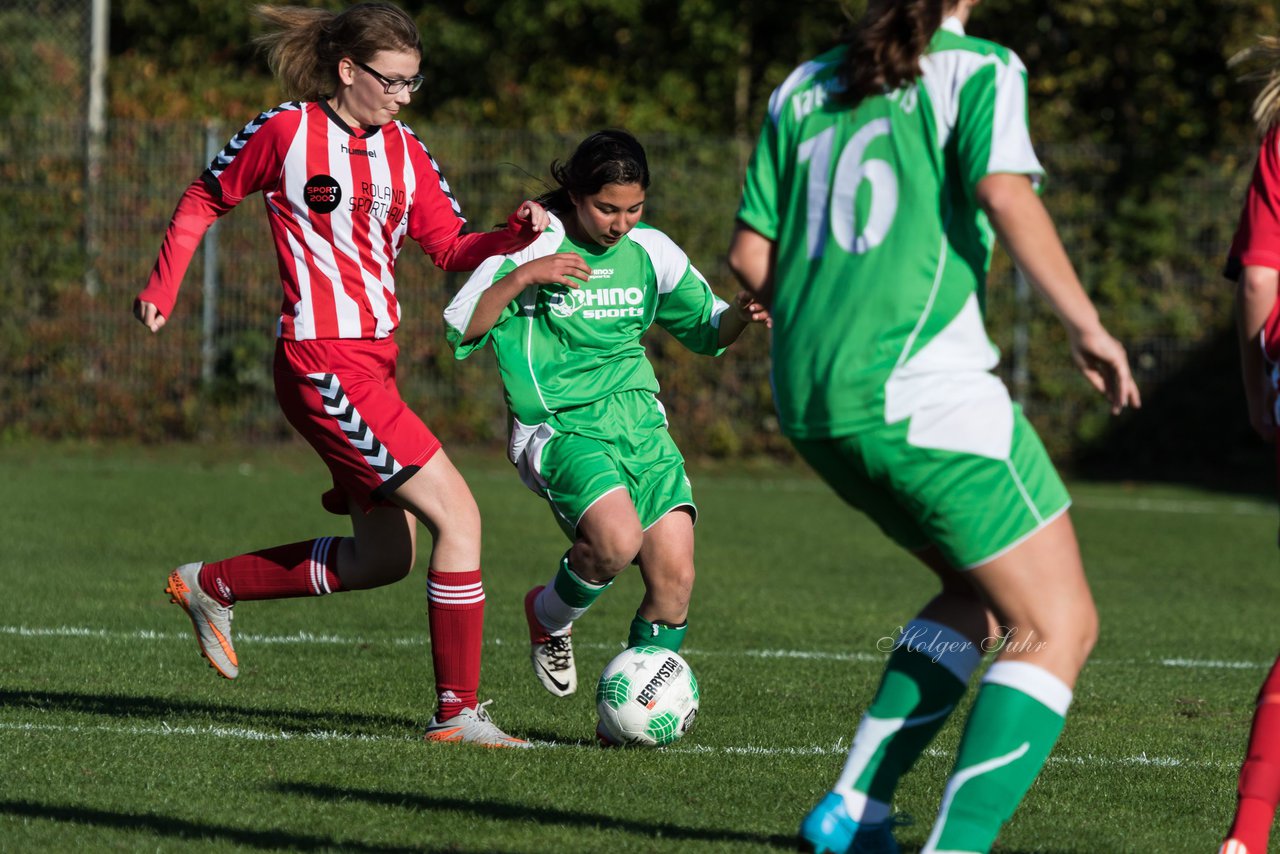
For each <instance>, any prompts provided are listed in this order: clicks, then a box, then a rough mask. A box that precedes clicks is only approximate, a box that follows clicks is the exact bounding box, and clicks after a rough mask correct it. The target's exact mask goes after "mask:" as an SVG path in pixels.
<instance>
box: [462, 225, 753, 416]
mask: <svg viewBox="0 0 1280 854" xmlns="http://www.w3.org/2000/svg"><path fill="white" fill-rule="evenodd" d="M556 252H574V253H577V254H578V255H580V256H582V258H583V260H585V261H586V262H587V266H589V267H590V268H591V270H592V273H591V280H590V281H589V282H586V283H584V284H583V285H582V286H581V287H579V288H566V287H563V286H559V285H556V286H542V285H537V286H530V287H528V288H526V289H525V290H524V291H523V292H522V293H521V294H520V295H519V296H518V297H516V299H514V300H512V301H511V303H509V304H508V305H507V306H506V308H504V309H503V311H502V314H501V316H500V317H499V318H498V322H497V323H496V324H494V326H493V328H492V329H491V330H489V332H488V333H486V334H485V335H483V336H481V337H479V338H477V339H475V340H473V341H468V342H466V343H463V341H462V336H463V334H464V333H465V331H466V328H467V326H468V324H469V323H470V322H471V315H472V313H473V312H474V311H475V307H476V304H477V302H479V300H480V297H481V295H482V294H483V293H484V292H485V291H486V290H487V289H488V288H490V287H491V286H493V284H494V283H495V282H497V281H499V280H500V279H502V278H503V277H504V276H506V275H507V274H508V273H510V272H511V271H512V270H514V269H515V268H516V267H517V266H519V265H521V264H524V263H526V262H528V261H533V260H535V259H537V258H542V257H544V256H547V255H551V254H554V253H556ZM728 307H729V306H728V304H727V303H726V302H724V301H723V300H721V299H719V298H718V297H716V295H715V294H714V293H712V291H711V288H710V287H709V286H708V285H707V280H706V279H704V278H703V277H702V274H701V273H699V272H698V270H697V269H696V268H695V267H694V266H693V264H691V263H690V262H689V257H688V256H687V255H685V253H684V251H683V250H681V249H680V247H679V246H677V245H676V244H675V242H674V241H673V240H672V239H671V238H669V237H667V235H665V234H663V233H662V232H661V231H659V230H658V229H656V228H650V227H649V226H647V225H645V224H644V223H640V224H638V225H637V226H636V227H635V228H634V229H632V230H631V231H630V232H629V233H628V234H627V235H625V236H624V237H623V238H622V239H621V240H619V241H618V242H617V243H616V244H615V245H613V246H610V247H602V246H597V245H594V244H592V245H584V244H581V243H578V242H576V241H574V240H573V239H572V238H571V237H569V235H568V234H567V233H566V232H565V229H564V224H563V223H562V222H561V221H560V220H559V219H558V218H557V217H555V216H554V215H553V216H552V217H551V223H550V225H549V226H548V227H547V229H546V231H544V232H543V233H542V234H541V235H540V236H539V237H538V239H537V240H535V241H534V242H533V243H531V244H529V246H527V247H526V248H524V249H522V250H520V251H519V252H516V253H514V254H511V255H501V256H495V257H493V258H489V259H488V260H486V261H485V262H484V263H483V264H481V265H480V266H479V268H477V269H476V271H475V272H474V273H473V274H472V275H471V278H470V279H469V280H468V281H467V283H466V284H465V285H464V286H463V287H462V290H460V291H459V292H458V294H457V296H455V297H454V298H453V300H451V301H450V303H449V305H448V306H447V307H446V308H445V311H444V319H445V335H446V337H447V338H448V340H449V344H450V346H452V347H453V348H454V355H455V357H456V358H458V359H464V358H466V357H467V356H469V355H470V354H471V353H472V352H474V351H475V350H476V349H477V348H480V347H483V346H484V345H485V344H487V343H490V342H492V343H493V349H494V352H495V353H496V354H497V357H498V369H499V371H500V372H501V374H502V385H503V388H504V390H505V392H506V399H507V406H508V408H509V409H510V410H511V413H512V415H513V416H514V417H515V418H516V419H517V421H519V422H521V424H522V425H526V426H528V425H536V424H541V423H542V422H544V421H546V420H547V419H548V418H550V417H551V416H552V415H554V414H556V413H559V412H563V411H564V410H567V409H572V408H574V407H579V406H584V405H586V404H589V403H593V402H595V401H598V400H601V399H603V398H605V397H608V396H609V395H612V394H615V393H617V392H621V391H648V392H650V393H652V394H657V393H658V380H657V377H655V376H654V373H653V366H652V365H651V364H649V360H648V358H647V357H646V355H645V349H644V345H643V344H642V343H641V341H640V338H641V336H643V335H644V333H645V330H647V329H648V328H649V327H650V326H651V325H652V324H653V323H655V322H656V323H657V324H658V325H659V326H662V327H663V328H664V329H666V330H667V331H668V332H670V333H671V334H672V335H673V336H675V338H676V339H677V340H678V341H680V343H682V344H684V345H685V346H686V347H688V348H689V349H690V350H693V351H695V352H698V353H705V354H708V355H719V354H720V353H721V352H723V348H721V347H720V346H719V339H720V316H721V314H722V313H723V312H724V311H725V309H727V308H728Z"/></svg>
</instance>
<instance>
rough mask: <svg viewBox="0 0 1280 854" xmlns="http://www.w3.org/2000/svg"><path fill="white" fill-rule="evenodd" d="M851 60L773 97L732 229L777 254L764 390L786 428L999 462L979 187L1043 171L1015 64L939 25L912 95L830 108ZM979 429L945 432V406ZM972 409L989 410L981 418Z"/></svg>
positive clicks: (1005, 432) (954, 425)
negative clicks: (768, 386) (896, 438)
mask: <svg viewBox="0 0 1280 854" xmlns="http://www.w3.org/2000/svg"><path fill="white" fill-rule="evenodd" d="M844 50H845V48H843V47H840V48H836V49H835V50H832V51H829V52H827V53H825V54H823V55H821V56H819V57H817V58H816V59H814V60H812V61H810V62H806V63H805V64H803V65H801V66H800V67H799V68H797V69H795V71H793V72H792V74H791V75H790V76H789V77H788V78H787V80H786V81H785V82H784V83H783V84H782V85H781V86H779V87H778V89H777V90H775V91H774V93H773V96H772V98H771V99H770V102H769V113H768V116H767V117H766V119H765V121H764V126H763V129H762V131H761V133H760V138H759V142H758V144H757V147H756V150H755V153H754V154H753V156H752V159H751V162H750V165H749V167H748V171H747V175H746V181H745V187H744V191H743V197H742V203H741V206H740V208H739V210H738V218H739V220H740V221H741V222H743V223H744V224H745V225H747V226H748V227H750V228H751V229H753V230H755V231H757V232H759V233H760V234H761V235H763V236H764V237H766V238H769V239H770V240H772V241H773V242H774V243H775V244H776V249H777V263H776V268H775V282H774V284H775V292H774V302H773V306H772V315H773V344H772V349H773V383H774V392H775V400H776V403H777V406H778V410H779V416H780V421H781V427H782V430H783V432H784V433H786V434H787V435H789V436H792V437H794V438H799V439H814V438H826V437H836V436H844V435H851V434H854V433H857V432H858V431H860V430H862V429H866V428H870V427H872V426H874V425H877V424H878V425H884V424H893V423H896V422H899V421H903V420H906V419H911V423H910V435H909V442H910V443H911V444H913V445H920V446H923V447H932V448H941V449H948V450H956V451H963V452H968V453H978V454H982V455H984V456H989V457H993V458H1001V457H1003V456H1007V454H1008V449H1009V442H1010V441H1011V436H1012V433H1013V423H1014V418H1013V410H1012V406H1011V405H1010V402H1009V397H1008V392H1007V391H1006V390H1005V388H1004V385H1003V384H1002V383H1001V382H1000V381H999V379H998V378H997V377H995V376H994V375H993V374H992V373H991V369H992V368H994V367H995V365H996V362H997V360H998V352H997V350H996V348H995V346H994V345H993V344H992V343H991V341H990V339H989V338H988V337H987V334H986V330H985V328H984V325H983V319H982V315H983V308H984V300H985V296H984V282H985V278H986V274H987V270H988V267H989V264H990V259H991V248H992V243H993V235H992V231H991V228H990V225H989V223H988V221H987V219H986V216H985V214H984V213H983V212H982V210H981V209H980V207H979V205H978V203H977V201H976V198H975V190H976V187H977V184H978V182H979V181H980V180H981V179H982V178H984V177H985V176H987V175H990V174H993V173H1016V174H1025V175H1028V176H1030V177H1031V178H1032V180H1033V181H1035V182H1036V183H1037V185H1038V183H1039V180H1040V178H1041V177H1042V175H1043V170H1042V168H1041V166H1040V163H1039V161H1038V160H1037V158H1036V155H1035V152H1034V150H1033V148H1032V146H1031V139H1030V134H1029V131H1028V128H1027V82H1026V70H1025V68H1024V67H1023V65H1022V63H1021V61H1020V60H1019V59H1018V57H1017V56H1016V55H1015V54H1014V53H1012V52H1011V51H1009V50H1008V49H1006V48H1004V47H1001V46H1000V45H996V44H993V43H991V42H987V41H983V40H980V39H976V38H971V37H969V36H966V35H965V34H964V30H963V28H962V27H961V26H960V23H959V21H957V20H956V19H954V18H950V19H948V20H947V21H946V22H945V23H944V24H943V27H942V29H940V30H939V31H938V32H937V33H936V34H935V36H934V38H933V40H932V42H931V43H930V46H929V48H928V50H927V52H926V53H925V55H924V56H923V57H922V58H921V62H920V64H921V68H922V70H923V73H922V75H921V76H920V77H919V78H918V79H917V80H916V81H915V82H914V83H913V84H911V85H909V86H905V87H903V88H901V89H898V90H896V91H892V92H887V93H885V94H881V95H876V96H872V97H868V98H865V99H864V100H862V101H861V102H860V103H858V104H857V105H856V106H855V107H849V106H848V105H844V104H841V103H838V101H837V99H836V98H835V97H833V95H834V94H835V92H836V90H837V87H838V86H839V82H838V77H837V71H838V67H839V64H840V62H841V60H842V58H843V56H844ZM961 401H962V402H964V403H966V404H973V403H974V402H975V401H977V402H979V403H984V402H985V403H986V404H989V406H987V407H985V409H986V410H987V411H988V412H990V413H991V415H990V419H984V418H974V417H972V413H973V412H975V411H977V410H975V408H974V407H973V406H972V405H970V406H968V408H967V412H969V413H970V415H968V416H966V417H965V418H964V419H963V422H962V423H959V422H954V421H949V420H948V418H949V416H948V413H949V412H950V411H952V410H954V406H953V404H954V403H956V402H961ZM979 408H983V407H979Z"/></svg>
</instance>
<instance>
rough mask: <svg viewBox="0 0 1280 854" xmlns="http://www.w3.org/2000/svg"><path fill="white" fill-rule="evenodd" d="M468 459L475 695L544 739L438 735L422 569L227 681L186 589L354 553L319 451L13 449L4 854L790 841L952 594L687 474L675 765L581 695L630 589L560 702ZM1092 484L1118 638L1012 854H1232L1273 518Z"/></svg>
mask: <svg viewBox="0 0 1280 854" xmlns="http://www.w3.org/2000/svg"><path fill="white" fill-rule="evenodd" d="M459 462H460V467H461V468H462V469H463V471H464V473H465V474H467V476H468V478H469V480H470V481H471V483H472V487H473V489H474V491H475V493H476V496H477V498H478V500H479V502H480V506H481V510H482V512H483V513H484V518H485V525H486V531H485V584H486V590H487V594H488V610H487V616H486V645H485V650H484V675H483V681H482V685H481V694H482V696H485V697H492V698H495V699H496V702H495V703H494V705H493V706H492V707H491V711H492V712H493V713H494V716H495V718H496V719H497V720H498V722H499V723H500V724H502V725H503V726H504V727H505V728H506V729H508V730H509V731H511V732H513V733H516V734H519V735H523V736H526V737H528V738H531V739H536V740H537V741H538V742H540V745H539V749H537V750H533V751H485V750H479V749H469V748H460V747H456V746H436V745H426V744H424V743H423V742H422V741H421V740H420V733H421V728H422V726H423V724H424V723H425V722H426V720H427V718H428V717H429V716H430V715H431V712H432V707H431V698H430V693H431V692H430V685H431V682H430V678H429V672H428V671H429V661H430V658H429V650H428V649H427V647H426V642H425V636H426V619H425V593H424V586H425V580H424V579H425V574H424V572H423V571H422V569H421V568H419V569H418V570H415V572H414V574H413V576H411V578H410V579H409V580H407V581H405V582H402V583H400V584H398V585H393V586H391V587H389V588H384V589H381V590H377V591H372V592H364V593H354V594H341V595H339V596H333V597H328V598H326V599H320V600H311V599H308V600H289V601H282V602H251V603H244V604H243V605H241V606H240V607H239V608H238V609H237V615H236V616H237V619H236V623H235V628H236V632H237V649H238V651H239V653H240V659H241V667H242V670H241V674H240V678H239V679H237V680H236V681H234V682H227V681H225V680H221V679H218V678H216V677H215V675H214V673H213V671H212V670H210V669H209V668H208V667H206V666H205V664H204V662H203V661H202V660H201V659H200V658H199V656H198V653H197V650H196V645H195V642H194V640H193V639H192V635H191V631H190V626H189V623H188V622H187V620H186V618H185V617H184V616H183V614H182V613H181V611H180V610H179V609H178V608H177V607H175V606H173V605H170V604H168V603H167V597H166V596H165V595H164V594H163V593H162V592H161V588H162V587H163V586H164V580H165V575H166V573H167V572H168V570H169V568H170V567H172V566H173V565H174V564H177V563H180V562H184V561H187V560H193V559H204V558H208V559H214V558H218V557H224V556H227V555H229V554H234V553H239V552H242V551H245V550H248V549H251V548H258V547H263V546H267V545H272V544H276V543H281V542H288V541H292V540H295V539H305V538H309V537H313V536H318V535H322V534H334V533H343V528H342V527H341V520H338V519H337V518H336V517H330V516H326V514H324V512H323V511H322V510H321V509H320V507H319V503H318V500H317V498H318V494H319V492H320V491H321V490H322V489H323V488H324V487H325V486H326V485H327V484H326V475H325V473H324V471H323V467H322V466H321V465H320V464H319V463H318V462H316V461H315V460H313V458H312V457H311V456H310V452H309V451H308V450H306V449H303V448H299V447H296V446H287V447H285V448H282V449H279V450H276V451H271V452H266V451H246V450H243V449H238V448H225V447H224V448H197V447H169V448H159V449H144V448H130V447H87V446H69V447H68V446H60V445H22V446H4V447H0V483H3V485H4V488H3V490H2V494H3V497H0V510H2V512H0V582H3V591H2V593H0V850H3V851H24V852H25V851H71V850H79V851H98V850H122V851H144V850H145V851H175V850H189V849H195V850H207V851H226V850H304V851H327V850H332V851H356V852H365V851H379V852H382V851H449V852H549V851H573V852H576V851H582V852H591V851H621V850H627V851H642V852H648V851H680V852H702V851H733V852H757V851H779V850H791V849H792V847H793V842H792V840H793V837H794V833H795V829H796V826H797V823H798V821H799V819H800V817H801V816H802V815H803V813H804V811H805V810H807V809H808V807H809V806H810V805H811V804H812V803H813V802H814V801H815V800H816V798H817V797H818V796H819V795H820V794H821V793H822V792H823V791H825V790H826V788H827V787H828V786H829V785H830V784H831V783H832V782H833V780H834V778H835V776H836V775H837V773H838V771H839V768H840V765H841V763H842V761H843V757H844V753H845V748H846V746H847V744H848V739H849V737H850V735H851V734H852V732H853V727H854V723H855V721H856V719H857V717H858V715H859V714H860V713H861V711H862V709H863V707H864V706H865V704H866V703H867V702H868V701H869V699H870V697H871V694H872V691H873V689H874V686H875V682H876V679H877V677H878V673H879V665H880V662H881V661H882V655H881V653H879V652H877V649H876V641H877V639H879V638H882V637H884V636H886V635H890V634H892V633H893V631H894V630H895V629H896V627H898V626H900V625H901V624H902V623H904V622H905V621H906V620H908V619H909V618H910V616H911V615H912V614H913V613H914V611H915V609H916V608H917V607H918V606H919V605H920V604H921V603H922V602H923V601H924V599H925V598H926V597H927V596H928V595H930V593H931V590H932V584H931V581H930V577H929V576H928V575H927V573H926V572H925V571H924V570H922V569H919V568H917V567H916V566H915V565H914V564H913V562H912V561H911V560H910V559H909V558H907V557H905V556H903V555H902V554H900V553H898V552H897V551H896V550H895V549H894V547H892V546H891V545H890V544H889V543H888V541H886V540H885V539H884V538H883V537H882V536H881V535H880V534H879V533H878V532H876V531H875V530H874V529H873V528H872V527H871V526H870V525H869V524H868V523H866V522H865V521H864V520H863V519H861V518H860V517H857V516H855V515H853V514H851V513H849V512H846V511H845V510H844V509H843V508H842V507H841V506H840V505H839V504H838V502H837V501H836V500H835V499H834V498H833V497H832V496H831V495H829V494H828V493H827V491H826V490H825V489H824V488H823V487H822V486H821V485H820V484H819V483H818V482H817V481H815V480H814V479H813V478H812V477H810V476H809V475H808V474H807V473H806V472H804V471H801V470H798V469H789V468H783V467H768V466H764V467H759V468H742V467H740V468H733V469H730V468H727V467H721V468H713V469H709V470H705V471H704V470H695V471H694V473H693V474H694V486H695V492H696V495H697V497H698V499H699V503H700V507H701V511H702V516H701V520H700V522H699V526H698V570H699V578H698V585H697V589H696V592H695V597H694V605H693V610H692V614H691V620H690V624H691V628H690V632H689V637H688V642H687V646H686V649H685V652H686V655H687V657H688V659H689V661H690V663H691V664H692V666H693V668H694V670H695V671H696V672H697V674H698V677H699V682H700V683H701V687H702V712H701V715H700V716H699V722H698V726H697V728H696V729H695V730H694V731H693V733H692V734H691V735H689V736H688V737H687V738H686V739H685V740H684V741H682V742H680V743H679V744H678V745H676V746H675V747H673V748H671V749H668V750H665V751H658V752H646V751H604V750H600V749H598V748H596V747H595V746H593V742H592V739H591V738H590V736H591V733H592V731H593V726H594V710H593V703H592V694H593V691H592V690H591V688H592V687H593V686H594V678H593V674H598V673H599V671H600V669H601V668H602V667H603V665H604V663H605V662H606V661H607V660H608V659H609V658H610V657H611V656H612V655H613V654H614V652H615V651H616V650H617V649H618V648H619V647H620V641H621V639H622V638H623V637H624V636H625V634H626V630H627V626H628V623H629V621H630V617H631V614H632V613H633V611H634V608H635V606H636V603H637V601H638V597H639V585H638V579H637V578H635V577H633V576H634V575H635V573H634V571H632V572H631V573H628V575H627V576H624V578H623V580H622V581H620V582H619V583H618V584H617V585H616V586H615V588H614V589H612V590H611V591H610V592H609V593H608V594H606V595H605V596H604V597H603V598H602V599H601V601H600V602H599V603H598V604H597V606H596V607H595V608H594V609H593V611H592V613H591V614H590V615H588V617H587V618H585V619H584V620H583V621H581V622H580V623H579V625H578V627H577V630H576V632H575V641H576V646H577V650H578V666H579V670H580V673H581V674H583V681H584V683H585V686H584V688H583V689H581V690H580V691H579V693H578V694H577V695H575V696H573V697H571V698H568V699H564V700H557V699H554V698H552V697H550V696H549V695H547V694H545V693H544V692H543V691H542V689H541V688H540V687H539V686H538V685H537V684H536V682H535V680H534V678H533V676H532V674H531V673H530V672H529V670H528V659H527V645H526V644H527V633H526V630H525V627H524V617H523V613H522V609H521V599H522V596H523V594H524V592H525V591H526V590H527V589H528V588H529V587H530V586H532V585H533V584H535V583H541V582H543V581H544V580H545V579H546V578H547V577H548V576H549V574H550V571H551V569H552V567H553V566H554V564H555V561H556V559H557V558H558V556H559V555H560V554H561V552H562V551H563V548H564V542H563V540H562V537H561V534H560V533H559V531H558V529H557V528H556V526H555V524H554V523H553V521H552V519H551V517H550V515H549V513H548V511H547V510H546V508H545V507H544V506H543V505H542V504H541V503H540V502H539V501H538V500H537V499H536V498H535V497H534V496H533V495H531V494H530V493H528V492H526V491H525V490H524V488H523V487H522V486H520V485H519V483H518V481H517V480H516V477H515V474H514V472H513V471H512V470H511V469H510V467H509V466H507V465H506V463H505V461H503V460H501V459H500V458H498V457H496V455H475V456H471V455H466V456H462V457H460V458H459ZM1260 464H1265V462H1264V461H1260ZM1074 492H1075V495H1076V509H1075V511H1074V517H1075V520H1076V523H1077V526H1078V528H1079V531H1080V536H1081V541H1082V546H1083V549H1084V552H1085V558H1086V564H1087V566H1088V568H1089V573H1090V576H1091V579H1092V582H1093V586H1094V592H1095V596H1096V598H1097V600H1098V604H1099V609H1100V611H1101V615H1102V636H1101V641H1100V643H1099V645H1098V647H1097V650H1096V652H1095V656H1094V659H1093V660H1092V661H1091V662H1090V664H1089V665H1088V667H1087V669H1086V670H1085V672H1084V674H1083V676H1082V678H1081V681H1080V684H1079V686H1078V689H1077V692H1076V699H1075V704H1074V706H1073V710H1072V716H1071V717H1070V718H1069V719H1068V723H1067V729H1066V732H1065V734H1064V735H1063V738H1062V740H1061V741H1060V742H1059V744H1058V747H1057V750H1056V751H1055V753H1054V756H1053V757H1052V758H1051V760H1050V764H1049V765H1048V766H1047V768H1046V770H1045V772H1044V773H1043V774H1042V775H1041V777H1040V779H1039V780H1038V781H1037V783H1036V784H1035V786H1034V787H1033V788H1032V790H1031V792H1030V794H1029V795H1028V797H1027V799H1026V801H1025V802H1024V803H1023V805H1022V807H1021V808H1020V810H1019V811H1018V812H1017V814H1016V815H1015V816H1014V818H1013V820H1012V822H1010V824H1009V825H1008V826H1007V827H1006V829H1005V832H1004V833H1003V834H1002V836H1001V838H1000V841H999V843H998V848H997V850H999V851H1002V852H1080V853H1081V854H1112V852H1144V854H1146V853H1149V852H1161V854H1177V852H1211V851H1214V850H1216V844H1217V842H1218V841H1219V839H1220V834H1221V833H1222V832H1223V831H1224V830H1225V828H1226V825H1227V822H1228V820H1229V816H1230V812H1231V809H1232V806H1233V804H1234V787H1235V777H1236V771H1237V767H1238V763H1239V760H1240V758H1241V756H1242V751H1243V748H1244V742H1245V738H1246V734H1247V731H1248V724H1249V720H1250V715H1251V711H1252V709H1251V706H1252V701H1253V697H1254V694H1255V692H1256V691H1257V688H1258V685H1259V684H1260V682H1261V680H1262V677H1263V675H1264V673H1265V672H1266V668H1267V667H1268V666H1269V665H1270V663H1271V661H1272V659H1273V658H1274V655H1275V652H1276V646H1277V633H1276V631H1275V628H1274V625H1275V613H1276V604H1277V603H1278V602H1280V574H1278V573H1277V572H1276V569H1277V565H1276V552H1275V536H1276V514H1275V512H1274V510H1273V509H1272V507H1271V506H1270V505H1269V504H1268V503H1266V502H1262V501H1259V500H1258V499H1254V498H1245V497H1240V496H1232V495H1223V494H1210V493H1205V492H1199V491H1195V490H1190V489H1178V488H1173V487H1143V486H1129V485H1099V484H1075V485H1074ZM628 576H632V577H628ZM958 737H959V727H958V726H957V725H956V724H955V721H954V720H953V722H952V724H951V725H949V726H948V728H947V729H946V730H944V732H943V734H942V736H941V737H940V738H939V741H938V743H937V744H936V745H935V747H934V748H933V749H932V750H931V751H930V753H929V754H927V755H926V756H925V757H924V758H923V759H922V760H921V762H920V763H919V765H918V766H917V768H916V770H915V772H913V773H912V775H910V776H909V777H908V778H907V779H906V780H905V781H904V783H903V786H902V788H901V790H900V798H899V803H898V804H896V805H895V806H896V807H897V808H898V809H899V810H901V811H902V812H904V813H907V814H910V815H912V816H914V817H915V823H914V824H913V825H911V826H907V827H904V828H902V829H901V830H900V832H899V837H900V839H901V840H902V842H903V843H904V850H905V851H915V850H917V849H918V848H919V846H920V845H921V844H922V843H923V841H924V839H925V838H926V836H927V835H928V832H929V825H930V823H931V820H932V818H933V815H934V813H935V812H936V809H937V804H938V799H939V797H940V794H941V782H942V779H943V777H944V776H945V774H946V771H947V770H948V768H949V763H950V758H951V756H952V753H953V751H954V748H955V745H956V742H957V740H958Z"/></svg>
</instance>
